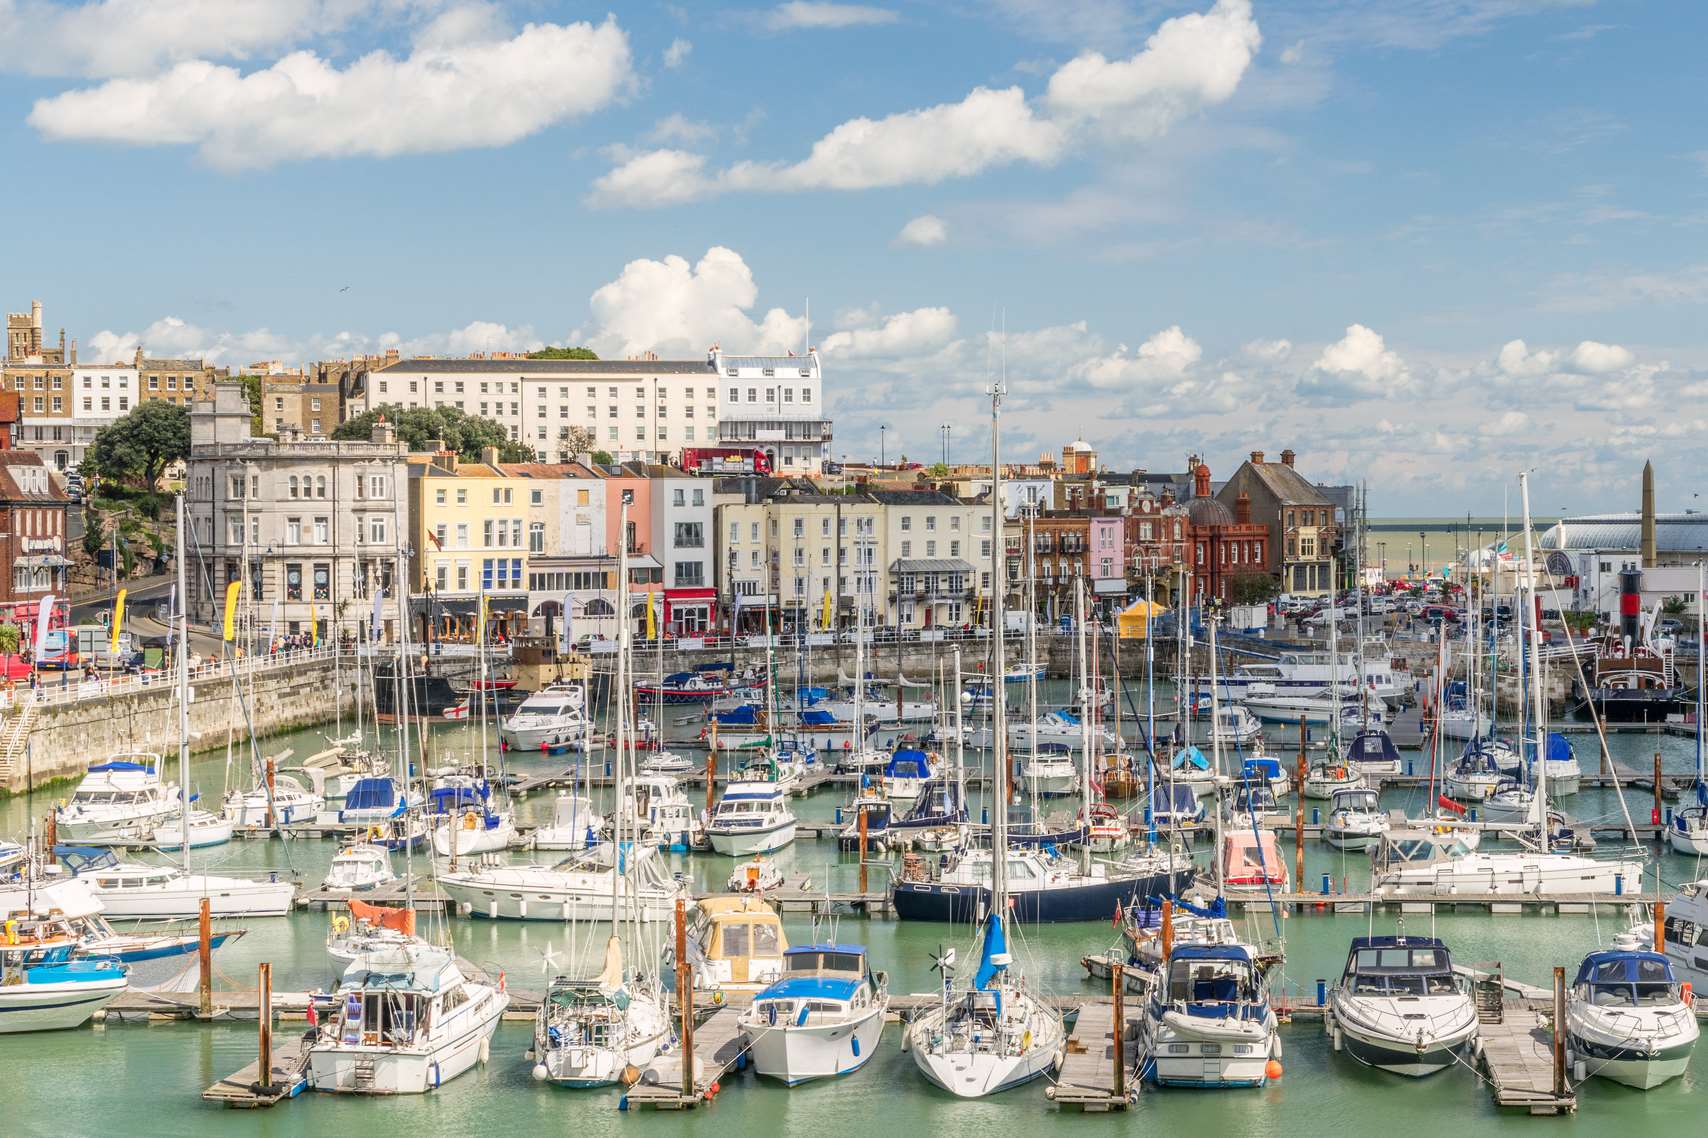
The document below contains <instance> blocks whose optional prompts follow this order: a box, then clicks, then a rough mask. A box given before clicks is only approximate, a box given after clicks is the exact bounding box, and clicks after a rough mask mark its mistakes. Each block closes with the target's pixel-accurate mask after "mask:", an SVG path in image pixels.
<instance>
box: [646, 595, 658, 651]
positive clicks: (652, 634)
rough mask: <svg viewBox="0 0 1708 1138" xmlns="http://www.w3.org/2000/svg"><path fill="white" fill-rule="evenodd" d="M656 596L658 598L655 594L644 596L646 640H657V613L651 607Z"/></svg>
mask: <svg viewBox="0 0 1708 1138" xmlns="http://www.w3.org/2000/svg"><path fill="white" fill-rule="evenodd" d="M656 596H658V594H657V593H648V594H647V595H646V638H647V639H648V640H657V639H658V613H657V611H656V610H655V609H654V608H653V606H652V599H653V598H654V597H656Z"/></svg>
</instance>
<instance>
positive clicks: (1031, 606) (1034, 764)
mask: <svg viewBox="0 0 1708 1138" xmlns="http://www.w3.org/2000/svg"><path fill="white" fill-rule="evenodd" d="M1037 544H1038V519H1037V514H1036V512H1035V511H1034V512H1033V513H1031V514H1029V515H1028V516H1027V519H1026V602H1027V613H1026V722H1027V725H1028V726H1027V730H1028V731H1030V732H1031V735H1030V739H1031V745H1030V748H1029V750H1030V754H1029V755H1028V756H1027V758H1026V769H1027V770H1028V771H1029V772H1031V777H1030V779H1029V781H1030V783H1031V789H1032V801H1033V805H1034V806H1036V804H1037V800H1038V574H1037V568H1036V565H1035V563H1034V559H1033V553H1034V552H1035V550H1036V547H1037ZM998 682H999V683H1004V684H1006V683H1007V682H1008V676H1007V674H1006V673H1004V674H1003V675H1001V676H1000V677H998ZM1080 710H1081V711H1084V708H1081V709H1080ZM997 724H998V729H999V730H1003V731H1006V730H1007V729H1008V724H1007V722H1006V721H1005V720H1002V719H1000V718H999V719H998V720H997Z"/></svg>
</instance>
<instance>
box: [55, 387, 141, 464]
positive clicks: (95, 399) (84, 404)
mask: <svg viewBox="0 0 1708 1138" xmlns="http://www.w3.org/2000/svg"><path fill="white" fill-rule="evenodd" d="M136 401H137V369H136V368H134V367H129V366H127V365H124V364H79V365H77V366H75V367H73V368H72V370H71V447H70V452H71V453H70V455H69V456H68V458H69V465H70V467H72V468H75V467H77V466H80V465H82V463H83V456H84V455H85V454H86V453H87V452H88V450H89V444H90V443H92V442H94V441H95V436H96V435H97V434H99V433H100V430H101V428H102V427H106V426H108V425H110V424H112V423H113V422H115V421H116V420H119V419H122V418H124V417H125V416H126V415H128V414H130V413H131V411H132V410H133V409H134V408H135V407H136Z"/></svg>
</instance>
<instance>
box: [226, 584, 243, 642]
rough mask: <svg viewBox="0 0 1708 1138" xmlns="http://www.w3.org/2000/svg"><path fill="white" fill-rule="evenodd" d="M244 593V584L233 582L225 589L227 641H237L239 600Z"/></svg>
mask: <svg viewBox="0 0 1708 1138" xmlns="http://www.w3.org/2000/svg"><path fill="white" fill-rule="evenodd" d="M242 592H243V582H242V581H233V582H232V583H231V584H229V585H227V586H226V587H225V639H226V642H227V643H230V642H231V641H233V640H236V639H237V598H238V596H239V595H240V594H241V593H242Z"/></svg>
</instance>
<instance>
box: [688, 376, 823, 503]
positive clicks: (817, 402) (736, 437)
mask: <svg viewBox="0 0 1708 1138" xmlns="http://www.w3.org/2000/svg"><path fill="white" fill-rule="evenodd" d="M712 363H713V365H714V366H715V367H716V369H717V373H718V379H719V381H720V382H721V384H722V392H723V395H722V403H721V406H720V409H719V418H718V441H719V442H720V443H721V444H722V445H724V446H742V447H745V446H753V447H757V448H759V449H761V450H763V451H765V452H766V453H767V454H768V455H770V456H771V466H772V470H773V471H774V472H775V473H776V474H778V475H781V476H787V475H791V474H817V473H818V472H819V471H820V470H822V469H823V467H824V461H825V459H826V458H827V457H828V456H829V454H830V439H831V430H830V427H831V423H830V420H829V419H828V418H826V417H825V406H824V381H823V376H822V374H821V372H820V370H819V360H818V350H817V349H816V348H809V349H808V350H807V354H806V355H804V356H795V355H787V356H735V355H725V354H724V353H723V352H722V351H720V350H719V349H716V348H714V349H712Z"/></svg>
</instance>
